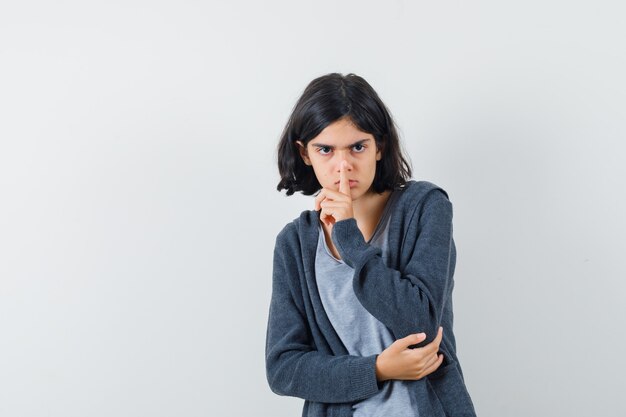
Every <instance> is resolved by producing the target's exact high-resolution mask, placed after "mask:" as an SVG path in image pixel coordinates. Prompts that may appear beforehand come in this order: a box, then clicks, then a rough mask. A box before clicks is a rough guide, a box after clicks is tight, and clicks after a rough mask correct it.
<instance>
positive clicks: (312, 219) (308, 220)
mask: <svg viewBox="0 0 626 417" xmlns="http://www.w3.org/2000/svg"><path fill="white" fill-rule="evenodd" d="M318 219H319V217H318V213H317V212H316V211H314V210H304V211H302V212H301V213H300V214H299V215H298V217H296V218H294V219H293V220H291V221H290V222H289V223H287V224H286V225H285V226H283V228H282V229H281V230H280V231H279V232H278V234H277V235H276V244H277V245H289V246H291V247H294V245H296V244H298V243H299V242H300V240H301V238H303V237H304V236H306V235H307V233H309V234H310V233H311V232H312V231H313V230H314V228H315V227H316V225H317V224H318Z"/></svg>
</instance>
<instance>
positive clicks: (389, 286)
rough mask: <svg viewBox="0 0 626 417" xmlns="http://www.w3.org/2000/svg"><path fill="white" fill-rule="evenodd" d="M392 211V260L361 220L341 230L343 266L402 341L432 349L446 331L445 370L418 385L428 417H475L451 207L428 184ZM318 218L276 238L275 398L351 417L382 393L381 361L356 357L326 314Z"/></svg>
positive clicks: (270, 353)
mask: <svg viewBox="0 0 626 417" xmlns="http://www.w3.org/2000/svg"><path fill="white" fill-rule="evenodd" d="M400 192H401V194H400V195H399V196H398V201H397V203H396V205H395V207H394V209H393V212H392V213H391V221H390V224H389V235H388V244H389V259H388V264H385V262H384V261H383V259H382V257H381V256H380V255H381V250H380V248H377V247H375V246H372V245H369V244H368V243H367V242H365V239H364V238H363V235H362V233H361V231H360V229H359V228H358V226H357V223H356V220H355V219H354V218H349V219H344V220H340V221H338V222H336V223H335V224H334V225H333V228H332V232H331V238H332V240H333V243H334V244H335V246H336V247H337V250H338V251H339V253H340V255H341V258H342V259H343V261H344V262H345V263H346V264H348V265H349V266H350V267H352V268H353V269H354V277H353V288H354V292H355V294H356V297H357V299H358V300H359V302H361V304H362V305H363V307H364V308H365V309H367V310H368V311H369V312H370V314H372V315H373V316H374V317H376V318H377V319H378V320H379V321H380V322H382V323H383V324H384V325H385V326H387V327H388V328H389V329H390V331H391V333H392V334H393V335H394V338H395V339H396V340H397V339H400V338H403V337H406V336H408V335H409V334H413V333H421V332H424V333H426V340H424V341H423V342H421V343H419V344H416V345H413V346H412V347H422V346H425V345H426V344H428V343H430V342H432V340H433V339H434V338H435V336H436V334H437V329H438V328H439V326H442V327H443V339H442V342H441V344H440V346H439V351H440V352H442V353H443V354H444V360H443V363H442V364H441V366H440V367H439V368H438V369H437V370H436V371H435V372H433V373H432V374H430V375H428V376H426V377H424V378H421V379H419V380H417V381H413V382H414V383H415V389H416V392H417V398H418V404H419V407H420V414H421V415H422V416H424V417H426V416H441V417H457V416H463V417H465V416H468V417H471V416H476V412H475V410H474V405H473V403H472V400H471V398H470V395H469V393H468V391H467V388H466V386H465V382H464V379H463V372H462V370H461V365H460V363H459V361H458V358H457V356H456V341H455V337H454V332H453V326H452V325H453V311H452V290H453V288H454V279H453V276H454V268H455V263H456V247H455V244H454V239H453V236H452V234H453V233H452V232H453V228H452V203H451V202H450V201H449V199H448V194H447V193H446V192H445V191H444V190H443V189H442V188H440V187H438V186H436V185H435V184H433V183H431V182H428V181H414V180H410V181H408V182H407V184H406V185H405V186H404V187H403V188H401V189H400ZM319 221H320V220H319V212H318V211H315V210H305V211H303V212H302V213H301V214H300V216H299V217H298V218H296V219H294V220H293V221H292V222H290V223H288V224H287V225H286V226H285V227H284V228H283V229H282V230H281V231H280V233H279V234H278V235H277V237H276V242H275V248H274V260H273V274H272V275H273V278H272V297H271V302H270V307H269V316H268V322H267V323H268V324H267V335H266V347H265V360H266V372H267V380H268V383H269V386H270V388H271V390H272V391H273V392H274V393H276V394H279V395H288V396H294V397H299V398H303V399H304V400H305V402H304V407H303V410H302V416H303V417H312V416H315V417H323V416H334V417H348V416H351V415H352V403H353V402H355V401H359V400H362V399H364V398H369V397H370V396H372V395H374V394H376V392H378V390H379V389H381V386H382V383H381V382H379V381H377V379H376V367H375V365H376V358H377V356H378V354H375V355H370V356H354V355H349V354H348V351H347V349H346V348H345V346H344V345H343V343H342V342H341V339H340V338H339V336H338V335H337V333H336V332H335V330H334V329H333V327H332V325H331V323H330V321H329V319H328V316H327V315H326V313H325V312H324V308H323V306H322V302H321V299H320V295H319V292H318V290H317V284H316V281H315V268H314V266H315V253H316V248H317V242H318V238H319V233H320V232H319Z"/></svg>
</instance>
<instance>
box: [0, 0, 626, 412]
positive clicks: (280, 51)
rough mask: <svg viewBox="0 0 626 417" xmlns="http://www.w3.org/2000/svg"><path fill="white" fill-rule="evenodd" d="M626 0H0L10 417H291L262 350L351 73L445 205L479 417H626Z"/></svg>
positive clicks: (4, 347) (5, 375)
mask: <svg viewBox="0 0 626 417" xmlns="http://www.w3.org/2000/svg"><path fill="white" fill-rule="evenodd" d="M625 12H626V7H625V6H624V3H623V2H620V1H564V0H562V1H555V0H541V1H536V0H531V1H518V2H503V1H495V0H493V1H486V0H480V1H472V2H462V1H437V2H434V1H401V0H396V1H389V2H381V1H343V2H342V1H326V0H322V1H315V2H312V1H308V2H300V1H264V2H257V1H247V2H243V1H229V2H226V1H181V0H178V1H135V0H125V1H98V2H96V1H58V2H45V1H20V2H17V1H13V2H8V1H7V2H3V3H2V4H1V5H0V415H2V416H7V417H39V416H50V417H84V416H91V417H100V416H101V417H109V416H117V417H131V416H132V417H135V416H151V417H165V416H188V417H196V416H272V417H280V416H285V417H287V416H298V415H300V413H301V408H302V404H303V400H302V399H299V398H293V397H285V396H278V395H276V394H274V393H272V392H271V391H270V389H269V386H268V385H267V381H266V377H265V363H264V348H265V335H266V324H267V314H268V307H269V300H270V291H271V267H272V253H273V244H274V239H275V237H276V234H277V233H278V232H279V231H280V229H282V227H283V226H284V225H285V224H286V223H287V222H290V221H291V220H292V219H294V218H296V217H297V216H298V215H299V214H300V212H301V211H302V210H309V209H312V208H313V198H312V197H305V196H302V195H299V194H298V195H294V196H291V197H290V198H286V196H285V194H284V193H279V192H277V191H276V185H277V183H278V180H279V178H278V170H277V165H276V152H275V151H276V144H277V143H278V138H279V136H280V133H281V131H282V129H283V127H284V124H285V122H286V120H287V118H288V116H289V113H290V111H291V109H292V107H293V105H294V104H295V102H296V100H297V98H298V97H299V95H300V94H301V93H302V91H303V90H304V88H305V87H306V85H307V84H308V82H309V81H310V80H312V79H313V78H315V77H318V76H320V75H323V74H326V73H328V72H341V73H344V74H345V73H349V72H354V73H356V74H358V75H361V76H363V77H364V78H365V79H366V80H367V81H368V82H370V84H371V85H372V86H373V87H374V88H375V89H376V90H377V92H378V93H379V95H380V96H381V98H382V99H383V101H384V102H385V103H386V104H387V106H388V107H389V109H390V110H391V112H392V114H393V116H394V117H395V119H396V122H397V124H398V126H399V129H400V133H401V136H402V140H403V144H404V147H405V149H406V152H407V155H408V156H409V159H410V160H411V163H412V167H413V169H414V175H413V177H414V179H416V180H427V181H431V182H434V183H436V184H437V185H439V186H441V187H443V188H444V189H445V190H446V191H447V192H448V193H449V196H450V200H451V201H452V203H453V207H454V230H455V242H456V244H457V250H458V257H457V270H456V273H455V280H456V286H455V292H454V306H455V327H454V331H455V333H456V336H457V344H458V357H459V360H460V362H461V364H462V366H463V370H464V374H465V380H466V384H467V387H468V390H469V392H470V394H471V396H472V398H473V400H474V403H475V405H476V410H477V412H478V414H479V415H480V416H484V417H490V416H493V417H499V416H527V415H532V416H556V415H567V416H570V417H583V416H594V417H595V416H623V415H625V414H626V406H624V405H623V399H622V398H621V396H622V395H623V389H624V387H625V386H626V377H625V376H624V371H625V370H626V369H625V368H626V366H625V362H626V360H625V359H624V356H623V349H624V348H623V346H624V343H625V342H626V337H625V334H624V328H625V327H626V322H625V321H626V320H625V318H626V303H625V302H624V299H625V295H624V291H625V289H626V285H625V284H624V282H625V279H626V266H625V264H624V255H625V249H626V248H625V245H624V236H625V234H626V221H625V220H624V217H623V215H624V212H625V210H626V198H625V193H624V190H625V182H626V169H625V168H624V162H623V160H624V155H625V148H626V146H625V145H624V140H625V139H626V138H625V134H626V127H625V126H624V120H626V104H625V103H626V82H625V78H624V74H625V73H626V48H624V40H625V39H626V29H624V24H623V16H624V13H625Z"/></svg>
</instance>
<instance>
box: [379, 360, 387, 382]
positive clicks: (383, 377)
mask: <svg viewBox="0 0 626 417" xmlns="http://www.w3.org/2000/svg"><path fill="white" fill-rule="evenodd" d="M376 379H377V380H378V381H380V382H383V381H386V380H388V379H389V378H388V377H387V374H386V373H385V370H384V364H383V360H382V359H381V357H380V355H378V356H377V357H376Z"/></svg>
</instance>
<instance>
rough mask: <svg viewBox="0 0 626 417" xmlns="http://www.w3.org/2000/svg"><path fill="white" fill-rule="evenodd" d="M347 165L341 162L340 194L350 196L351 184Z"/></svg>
mask: <svg viewBox="0 0 626 417" xmlns="http://www.w3.org/2000/svg"><path fill="white" fill-rule="evenodd" d="M346 164H347V162H346V161H341V166H340V167H339V192H340V193H342V194H346V195H348V196H349V195H350V182H349V181H348V176H347V174H346Z"/></svg>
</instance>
